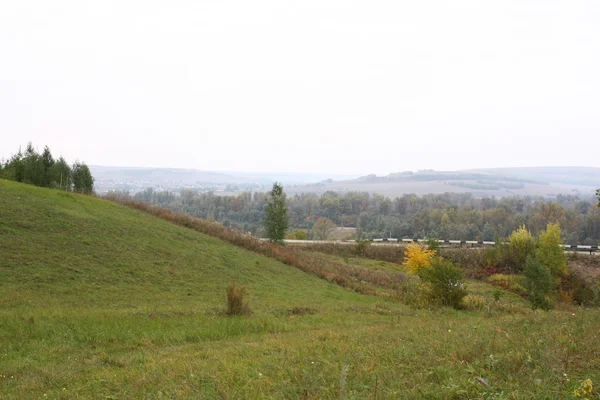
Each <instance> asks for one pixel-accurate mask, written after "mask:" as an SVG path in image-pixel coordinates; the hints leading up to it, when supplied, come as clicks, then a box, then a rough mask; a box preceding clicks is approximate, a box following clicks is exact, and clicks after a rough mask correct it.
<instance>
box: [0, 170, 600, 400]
mask: <svg viewBox="0 0 600 400" xmlns="http://www.w3.org/2000/svg"><path fill="white" fill-rule="evenodd" d="M317 256H319V255H315V257H317ZM322 257H323V262H328V261H331V262H339V261H340V260H339V258H340V257H337V258H336V257H335V256H331V255H327V256H325V255H323V256H322ZM347 261H348V263H349V265H351V266H354V267H356V268H373V269H382V270H390V271H401V270H402V266H401V265H399V264H393V263H386V262H383V261H374V260H366V259H362V258H350V259H349V260H347ZM232 281H235V282H237V283H238V284H239V285H245V286H246V287H247V288H248V302H249V305H250V308H251V310H252V314H251V315H247V316H239V317H229V316H226V315H224V314H223V310H224V309H225V288H226V287H227V285H228V284H229V283H231V282H232ZM467 288H468V290H469V292H471V293H474V294H478V295H480V296H482V297H484V298H485V299H486V303H485V304H486V305H485V306H483V307H482V308H481V309H478V310H472V311H466V310H460V311H457V310H453V309H445V308H442V309H437V310H433V311H431V310H425V309H415V308H410V307H408V306H406V305H403V304H401V303H400V302H398V301H397V300H395V299H393V298H382V297H375V296H366V295H362V294H359V293H356V292H352V291H349V290H347V289H344V288H342V287H340V286H338V285H336V284H335V283H331V282H327V281H325V280H322V279H320V278H317V277H316V276H313V275H309V274H306V273H304V272H301V271H300V270H297V269H295V268H293V267H291V266H288V265H284V264H282V263H279V262H277V261H274V260H272V259H269V258H266V257H263V256H260V255H257V254H255V253H252V252H249V251H246V250H243V249H240V248H238V247H235V246H233V245H230V244H228V243H225V242H223V241H221V240H219V239H216V238H213V237H210V236H206V235H203V234H200V233H198V232H196V231H193V230H190V229H187V228H184V227H181V226H177V225H174V224H171V223H169V222H167V221H164V220H162V219H158V218H156V217H153V216H151V215H149V214H146V213H143V212H141V211H137V210H134V209H130V208H127V207H124V206H120V205H118V204H115V203H112V202H108V201H104V200H100V199H97V198H93V197H86V196H80V195H75V194H71V193H65V192H60V191H56V190H50V189H42V188H36V187H32V186H28V185H23V184H18V183H14V182H8V181H4V180H0V398H3V399H39V398H51V399H74V398H81V399H84V398H85V399H88V398H92V399H95V398H98V399H106V398H113V399H131V398H135V399H138V398H139V399H150V398H152V399H160V398H164V399H167V398H178V399H179V398H190V399H198V398H207V399H214V398H224V399H240V398H252V399H254V398H304V399H315V398H335V399H339V398H348V399H351V398H355V399H364V398H373V399H387V398H403V399H423V398H427V399H437V398H439V399H448V398H465V399H466V398H471V399H472V398H481V399H484V398H485V399H492V398H493V399H504V398H506V399H509V398H510V399H532V398H539V399H542V398H569V396H572V395H573V390H574V389H575V388H578V387H579V386H580V385H581V382H582V381H584V380H586V379H591V380H592V381H593V382H594V383H600V358H598V356H597V354H596V353H597V352H595V351H594V349H597V348H598V346H599V344H600V342H599V338H598V330H597V327H598V326H599V324H600V312H599V311H598V310H595V309H580V308H565V309H562V310H556V311H551V312H533V311H531V310H530V309H529V308H528V306H527V305H526V303H525V302H524V301H523V299H521V298H520V297H518V296H516V295H514V294H512V293H508V292H505V293H504V294H503V295H502V300H501V302H500V303H501V307H500V306H497V305H494V303H493V302H494V300H493V298H492V297H493V295H492V293H493V291H494V290H496V289H495V288H494V287H492V286H490V285H487V284H485V283H481V282H475V281H468V282H467Z"/></svg>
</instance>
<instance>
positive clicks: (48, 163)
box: [42, 146, 54, 187]
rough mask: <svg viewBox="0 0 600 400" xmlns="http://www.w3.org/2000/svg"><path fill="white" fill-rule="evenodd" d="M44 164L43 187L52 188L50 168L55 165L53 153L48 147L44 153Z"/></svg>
mask: <svg viewBox="0 0 600 400" xmlns="http://www.w3.org/2000/svg"><path fill="white" fill-rule="evenodd" d="M42 162H43V163H44V179H43V182H42V184H43V186H45V187H49V186H50V168H52V166H53V165H54V158H53V157H52V153H51V152H50V149H49V148H48V146H46V147H44V152H43V153H42Z"/></svg>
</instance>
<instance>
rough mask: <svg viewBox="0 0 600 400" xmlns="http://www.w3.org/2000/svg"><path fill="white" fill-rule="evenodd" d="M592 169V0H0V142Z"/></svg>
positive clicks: (258, 162) (257, 158)
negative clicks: (575, 166) (587, 167)
mask: <svg viewBox="0 0 600 400" xmlns="http://www.w3.org/2000/svg"><path fill="white" fill-rule="evenodd" d="M29 140H31V141H33V143H34V144H35V145H36V146H37V147H38V148H40V149H41V148H42V147H43V146H44V145H45V144H48V145H49V146H50V148H51V149H52V151H53V153H54V154H55V155H59V154H62V155H64V156H65V157H66V158H67V159H68V160H71V161H72V160H74V159H75V158H79V159H81V160H83V161H85V162H87V163H88V164H96V165H122V166H159V167H183V168H198V169H204V170H230V171H281V172H283V171H286V172H325V173H359V174H363V173H364V174H366V173H377V174H387V173H389V172H397V171H403V170H416V169H425V168H433V169H439V170H441V169H462V168H475V167H499V166H536V165H583V166H596V167H600V161H599V160H600V157H599V156H598V154H599V150H600V1H597V0H588V1H583V0H582V1H577V0H570V1H567V0H564V1H551V0H536V1H534V0H497V1H483V0H472V1H464V0H451V1H450V0H449V1H426V0H418V1H415V0H413V1H399V0H392V1H375V0H372V1H352V0H316V1H313V0H302V1H294V2H291V1H284V0H255V1H247V0H244V1H228V0H215V1H201V0H188V1H185V0H174V1H155V0H152V1H148V0H143V1H142V0H133V1H125V0H118V1H107V0H98V1H84V0H74V1H64V0H53V1H47V0H39V1H32V0H19V1H10V0H5V1H2V2H1V4H0V158H2V157H4V158H6V157H8V156H10V155H11V154H12V153H14V152H15V151H16V150H17V148H18V146H19V145H25V144H26V143H27V141H29Z"/></svg>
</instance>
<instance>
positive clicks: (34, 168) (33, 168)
mask: <svg viewBox="0 0 600 400" xmlns="http://www.w3.org/2000/svg"><path fill="white" fill-rule="evenodd" d="M22 163H23V182H24V183H29V184H31V185H35V186H43V183H44V175H45V171H44V161H43V159H42V156H41V155H40V154H39V153H38V152H37V151H35V148H34V147H33V144H31V142H30V143H28V144H27V149H26V150H25V156H24V157H23V160H22Z"/></svg>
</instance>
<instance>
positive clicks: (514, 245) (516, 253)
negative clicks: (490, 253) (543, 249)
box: [508, 225, 535, 271]
mask: <svg viewBox="0 0 600 400" xmlns="http://www.w3.org/2000/svg"><path fill="white" fill-rule="evenodd" d="M534 248H535V240H534V238H533V236H532V235H531V233H529V231H528V230H527V228H525V225H523V226H522V227H520V228H519V229H517V230H516V231H514V232H513V233H512V234H511V235H510V237H509V238H508V250H509V254H510V261H511V264H512V266H513V267H514V268H516V269H517V270H518V271H522V270H523V268H524V266H525V263H526V262H527V257H528V256H529V255H530V254H531V253H532V252H533V250H534Z"/></svg>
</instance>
